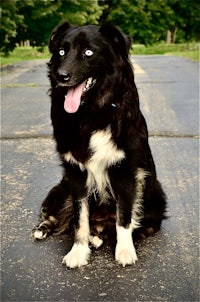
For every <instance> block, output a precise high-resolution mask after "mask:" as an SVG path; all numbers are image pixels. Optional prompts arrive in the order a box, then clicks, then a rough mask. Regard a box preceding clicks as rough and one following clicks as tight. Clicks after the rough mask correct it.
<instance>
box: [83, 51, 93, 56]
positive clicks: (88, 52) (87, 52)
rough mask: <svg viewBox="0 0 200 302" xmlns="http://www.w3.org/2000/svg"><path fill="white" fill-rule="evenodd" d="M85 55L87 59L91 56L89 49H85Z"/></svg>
mask: <svg viewBox="0 0 200 302" xmlns="http://www.w3.org/2000/svg"><path fill="white" fill-rule="evenodd" d="M85 55H86V56H87V57H91V56H92V55H93V51H92V50H90V49H86V51H85Z"/></svg>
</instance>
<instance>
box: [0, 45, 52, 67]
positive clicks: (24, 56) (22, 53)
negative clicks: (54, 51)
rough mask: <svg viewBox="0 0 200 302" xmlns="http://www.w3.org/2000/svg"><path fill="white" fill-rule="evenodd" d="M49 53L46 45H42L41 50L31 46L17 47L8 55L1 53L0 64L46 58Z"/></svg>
mask: <svg viewBox="0 0 200 302" xmlns="http://www.w3.org/2000/svg"><path fill="white" fill-rule="evenodd" d="M49 57H50V54H49V51H48V48H47V47H44V49H43V51H42V52H41V51H38V49H37V48H33V47H17V48H15V49H14V50H13V51H12V52H11V53H10V54H9V55H8V56H4V55H3V54H2V53H1V65H2V66H5V65H10V64H14V63H17V62H20V61H26V60H36V59H46V58H49Z"/></svg>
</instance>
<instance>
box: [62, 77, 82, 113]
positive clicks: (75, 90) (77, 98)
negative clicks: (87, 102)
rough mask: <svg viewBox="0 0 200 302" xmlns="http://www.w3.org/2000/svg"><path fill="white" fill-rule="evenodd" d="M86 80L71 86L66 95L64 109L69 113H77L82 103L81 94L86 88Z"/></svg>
mask: <svg viewBox="0 0 200 302" xmlns="http://www.w3.org/2000/svg"><path fill="white" fill-rule="evenodd" d="M85 85H86V81H84V82H83V83H81V84H79V85H78V86H76V87H71V88H69V90H68V92H67V95H66V96H65V102H64V109H65V111H67V112H68V113H75V112H76V111H77V110H78V108H79V106H80V103H81V95H82V92H83V89H84V88H85Z"/></svg>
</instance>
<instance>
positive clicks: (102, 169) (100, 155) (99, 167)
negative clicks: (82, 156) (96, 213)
mask: <svg viewBox="0 0 200 302" xmlns="http://www.w3.org/2000/svg"><path fill="white" fill-rule="evenodd" d="M89 147H90V150H91V152H92V156H91V157H90V159H89V160H88V162H87V163H86V165H85V166H86V169H87V171H88V178H87V186H88V188H89V190H92V189H94V188H95V187H97V189H98V191H99V192H102V191H104V189H105V188H106V186H107V185H109V186H110V184H109V179H108V174H107V168H108V167H110V166H112V165H114V164H116V163H117V162H120V161H121V160H122V159H124V158H125V153H124V151H123V150H120V149H118V148H117V146H116V145H115V144H114V142H113V140H112V134H111V130H110V127H107V128H106V129H105V130H100V131H96V132H94V133H93V134H92V136H91V139H90V143H89Z"/></svg>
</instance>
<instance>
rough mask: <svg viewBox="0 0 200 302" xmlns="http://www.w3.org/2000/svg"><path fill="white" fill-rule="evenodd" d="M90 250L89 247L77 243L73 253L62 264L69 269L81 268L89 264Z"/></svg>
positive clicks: (72, 250)
mask: <svg viewBox="0 0 200 302" xmlns="http://www.w3.org/2000/svg"><path fill="white" fill-rule="evenodd" d="M89 255H90V249H89V247H88V246H87V245H83V244H80V243H79V244H77V243H75V244H74V245H73V247H72V249H71V251H70V252H69V253H68V254H67V255H66V256H65V257H64V258H63V261H62V264H65V265H66V266H67V267H69V268H75V267H81V266H83V265H86V264H87V263H88V259H89Z"/></svg>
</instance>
